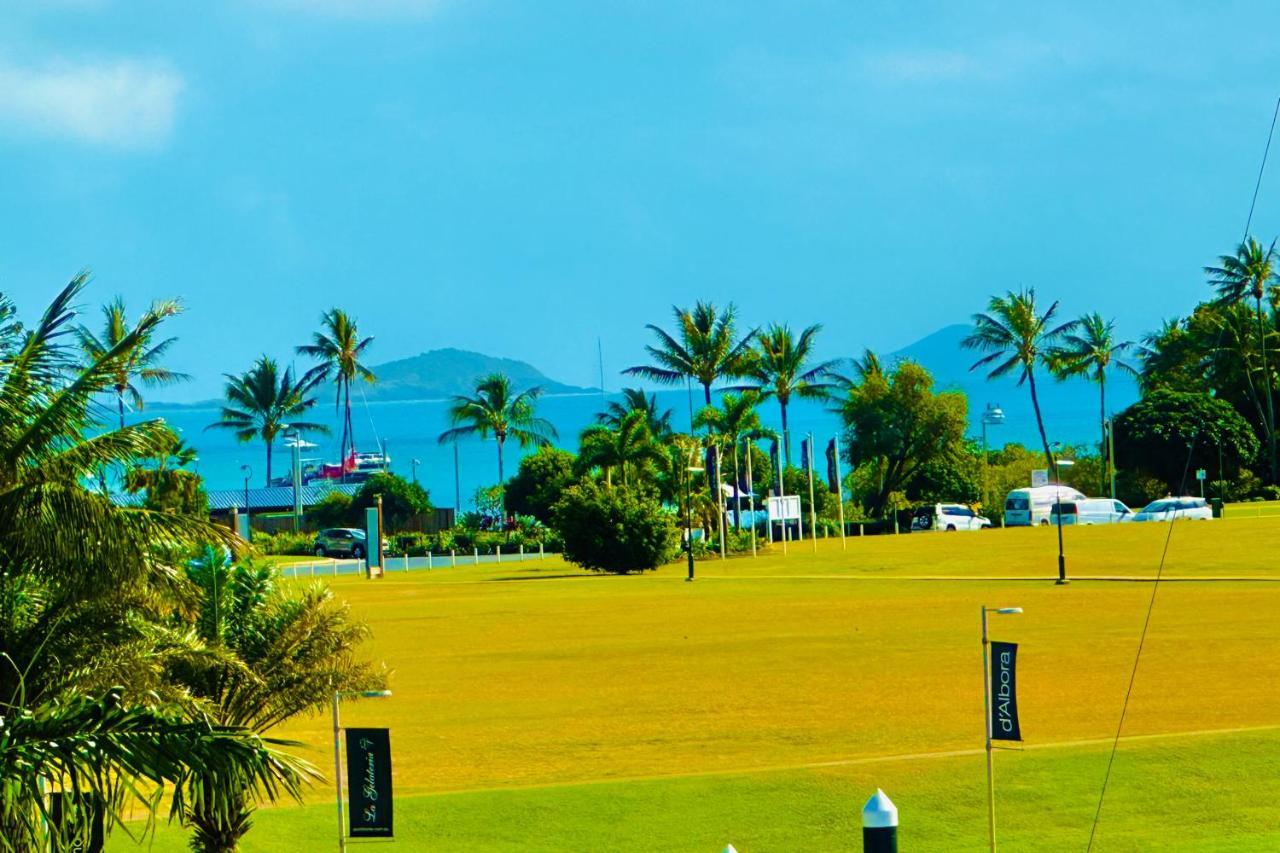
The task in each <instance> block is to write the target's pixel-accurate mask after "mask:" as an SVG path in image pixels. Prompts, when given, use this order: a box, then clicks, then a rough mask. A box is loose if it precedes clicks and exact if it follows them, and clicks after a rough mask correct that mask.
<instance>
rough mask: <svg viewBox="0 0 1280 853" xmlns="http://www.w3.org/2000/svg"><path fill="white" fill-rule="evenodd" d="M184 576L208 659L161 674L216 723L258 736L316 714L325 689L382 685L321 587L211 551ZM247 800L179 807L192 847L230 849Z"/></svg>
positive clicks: (245, 825)
mask: <svg viewBox="0 0 1280 853" xmlns="http://www.w3.org/2000/svg"><path fill="white" fill-rule="evenodd" d="M186 575H187V579H188V580H189V581H190V582H191V584H192V586H193V587H194V588H195V589H196V591H197V601H196V612H195V622H194V624H195V630H196V633H197V635H198V636H199V639H200V641H201V642H202V643H204V644H205V646H206V647H207V648H208V649H209V652H210V653H209V654H207V655H204V656H200V657H187V658H182V659H180V660H179V661H178V663H177V665H175V666H174V667H172V668H171V670H172V671H173V674H174V676H175V677H176V679H177V681H178V682H179V683H181V684H184V685H186V686H187V687H188V689H189V690H190V691H191V693H192V695H193V696H195V697H196V698H197V699H198V700H200V702H201V703H202V707H204V708H205V709H206V710H207V712H208V714H209V716H210V717H211V718H212V719H213V721H214V722H215V723H216V724H217V725H220V726H240V727H243V728H245V729H248V730H251V731H254V732H257V733H258V734H263V733H265V732H267V731H269V730H270V729H272V728H274V727H275V726H277V725H279V724H281V723H283V722H286V721H288V720H291V719H294V718H295V717H298V716H300V715H302V714H305V713H308V712H314V711H320V710H323V709H324V708H325V707H326V706H327V704H328V703H329V701H330V700H331V698H332V696H333V692H334V691H335V690H339V691H344V692H346V691H365V690H378V689H382V688H384V687H386V674H385V672H383V671H381V670H380V669H378V668H376V667H373V666H371V665H370V664H368V663H365V662H363V661H360V660H358V659H357V658H356V652H357V650H358V648H359V646H360V644H361V643H362V642H363V641H364V640H365V639H367V638H368V636H369V629H368V626H366V625H365V624H364V623H361V622H358V621H355V620H353V618H352V616H351V614H350V611H349V609H348V608H347V606H346V605H345V604H341V603H339V602H337V601H335V600H334V598H333V593H332V592H330V591H329V589H328V588H327V587H325V586H323V585H320V584H315V585H312V586H307V587H302V588H300V589H299V588H293V587H285V586H281V585H280V584H279V582H278V581H279V575H278V572H277V570H276V569H275V568H273V567H271V566H267V565H255V564H253V563H252V562H244V561H242V562H239V563H233V562H232V560H231V558H230V557H229V556H228V555H227V553H226V552H225V551H223V550H222V549H221V548H216V547H213V546H206V547H205V548H203V549H202V550H201V551H200V553H199V554H198V555H197V557H196V559H194V560H192V561H191V562H189V563H188V564H187V571H186ZM186 624H188V623H186V622H185V621H184V622H182V623H180V624H175V628H179V627H183V626H185V625H186ZM251 794H252V792H251V791H249V790H245V791H243V792H242V793H241V795H240V796H238V797H233V798H232V802H231V804H230V805H231V807H230V808H216V807H214V804H211V803H206V804H204V806H203V807H196V806H195V805H194V804H193V806H192V807H190V808H188V810H187V812H186V814H185V815H184V819H185V821H186V822H187V823H188V824H190V825H191V826H192V827H193V837H192V846H193V849H196V850H200V851H203V853H215V852H216V853H222V851H232V850H235V849H236V847H237V845H238V844H239V841H240V839H241V837H242V836H243V835H244V833H245V832H247V831H248V829H249V827H250V825H251V823H250V818H251V816H252V813H253V798H252V796H251Z"/></svg>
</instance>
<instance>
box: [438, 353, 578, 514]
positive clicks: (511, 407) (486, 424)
mask: <svg viewBox="0 0 1280 853" xmlns="http://www.w3.org/2000/svg"><path fill="white" fill-rule="evenodd" d="M541 396H542V388H541V387H538V386H535V387H533V388H529V389H527V390H525V391H521V392H520V393H519V394H516V393H513V391H512V388H511V380H510V379H509V378H508V377H507V376H506V374H503V373H491V374H489V375H488V376H485V377H482V378H481V379H479V380H477V381H476V392H475V394H474V395H473V396H470V397H468V396H465V395H457V396H455V397H454V398H453V401H452V402H451V403H450V405H449V422H450V423H451V424H453V427H452V428H451V429H447V430H445V431H444V432H442V433H440V439H439V442H440V444H448V443H450V442H453V441H457V440H458V439H460V438H466V437H468V436H473V435H476V436H479V437H480V438H482V439H487V438H488V437H489V436H491V435H492V436H493V438H494V440H495V441H496V442H497V444H498V485H499V486H500V487H501V488H502V489H503V491H504V497H503V501H502V513H503V517H504V518H505V516H506V499H505V489H506V469H505V467H504V466H503V459H502V448H503V446H504V445H505V444H506V443H507V439H508V438H514V439H515V440H516V441H517V442H518V443H519V445H520V446H521V447H522V448H523V447H529V446H531V445H536V446H538V447H541V446H543V445H547V444H550V443H551V442H552V441H554V440H555V439H556V438H557V437H558V436H557V434H556V428H555V427H554V426H552V425H551V422H550V421H548V420H546V419H545V418H540V417H538V416H537V405H536V404H537V400H538V398H539V397H541Z"/></svg>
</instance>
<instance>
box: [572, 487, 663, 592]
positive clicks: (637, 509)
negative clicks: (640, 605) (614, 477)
mask: <svg viewBox="0 0 1280 853" xmlns="http://www.w3.org/2000/svg"><path fill="white" fill-rule="evenodd" d="M552 526H554V527H555V529H556V531H557V532H558V533H559V534H560V537H561V539H563V541H564V558H565V559H566V560H568V561H570V562H571V563H576V564H578V565H580V566H582V567H583V568H584V569H591V570H593V571H602V572H612V573H615V574H627V573H629V572H641V571H647V570H650V569H656V568H658V567H659V566H661V565H662V564H664V563H667V562H670V561H671V560H672V559H673V558H674V557H675V555H676V543H677V541H678V534H677V531H676V524H675V518H674V516H673V515H672V514H671V513H669V512H667V511H666V510H664V509H663V508H662V506H661V505H660V504H659V503H658V502H657V501H656V500H655V499H653V498H652V497H649V496H647V495H645V494H644V493H643V492H641V491H639V490H636V489H629V488H625V487H616V488H612V489H610V488H602V487H601V486H599V485H597V484H595V483H593V482H591V481H585V482H582V483H580V484H579V485H576V486H571V487H570V488H568V489H567V490H566V491H565V493H564V496H563V497H562V498H561V499H560V501H559V502H558V503H557V504H556V506H555V509H554V511H553V513H552Z"/></svg>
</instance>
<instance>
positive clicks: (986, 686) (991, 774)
mask: <svg viewBox="0 0 1280 853" xmlns="http://www.w3.org/2000/svg"><path fill="white" fill-rule="evenodd" d="M1021 612H1022V608H1021V607H994V608H989V607H987V606H986V605H985V604H984V605H983V606H982V716H983V717H984V719H983V723H982V725H983V729H984V730H985V732H986V736H987V839H988V841H989V842H990V844H991V853H996V774H995V768H994V767H993V766H992V763H991V669H990V664H989V662H988V660H987V658H988V657H989V655H988V654H987V614H988V613H995V614H997V615H999V616H1012V615H1014V614H1018V613H1021Z"/></svg>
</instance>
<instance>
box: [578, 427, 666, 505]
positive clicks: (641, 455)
mask: <svg viewBox="0 0 1280 853" xmlns="http://www.w3.org/2000/svg"><path fill="white" fill-rule="evenodd" d="M579 441H580V447H579V450H578V463H579V465H580V466H582V467H583V468H593V467H599V468H602V469H603V470H604V472H605V482H606V483H607V484H608V485H612V484H613V469H614V468H615V467H616V468H618V469H619V471H621V472H622V485H624V486H628V485H630V477H629V471H630V470H639V469H640V468H641V467H642V466H643V465H644V464H645V463H646V462H656V461H657V460H658V459H660V458H661V456H662V449H661V447H660V446H659V445H658V443H657V442H655V441H654V439H653V434H652V433H651V432H649V422H648V413H647V412H646V411H645V410H644V409H633V410H632V411H630V412H627V413H626V414H625V415H623V416H622V420H621V421H620V422H619V423H618V425H617V426H616V427H610V426H605V425H604V424H593V425H592V426H589V427H587V428H586V429H584V430H583V431H582V436H581V438H580V439H579Z"/></svg>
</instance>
